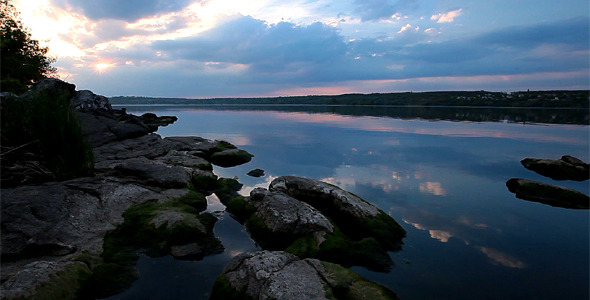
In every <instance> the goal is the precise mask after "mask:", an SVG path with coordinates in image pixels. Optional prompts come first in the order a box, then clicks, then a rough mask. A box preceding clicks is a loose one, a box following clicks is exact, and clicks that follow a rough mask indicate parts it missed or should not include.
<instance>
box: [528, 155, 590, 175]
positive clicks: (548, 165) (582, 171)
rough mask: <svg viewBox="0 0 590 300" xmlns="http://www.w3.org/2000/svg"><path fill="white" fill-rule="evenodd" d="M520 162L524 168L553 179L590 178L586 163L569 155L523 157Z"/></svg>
mask: <svg viewBox="0 0 590 300" xmlns="http://www.w3.org/2000/svg"><path fill="white" fill-rule="evenodd" d="M520 162H521V164H522V165H523V166H524V167H525V168H527V169H529V170H531V171H534V172H536V173H538V174H540V175H543V176H546V177H549V178H551V179H554V180H576V181H584V180H588V179H590V169H589V166H588V164H587V163H584V162H583V161H581V160H580V159H578V158H575V157H572V156H569V155H565V156H562V157H561V159H540V158H525V159H523V160H521V161H520Z"/></svg>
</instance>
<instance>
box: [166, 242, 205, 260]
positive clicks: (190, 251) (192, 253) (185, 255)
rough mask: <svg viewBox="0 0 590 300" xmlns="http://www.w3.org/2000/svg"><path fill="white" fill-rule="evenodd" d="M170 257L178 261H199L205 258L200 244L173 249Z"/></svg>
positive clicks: (174, 247)
mask: <svg viewBox="0 0 590 300" xmlns="http://www.w3.org/2000/svg"><path fill="white" fill-rule="evenodd" d="M170 255H172V256H173V257H174V258H176V259H189V260H190V259H197V258H200V257H202V256H203V250H201V248H200V247H199V244H197V243H191V244H186V245H182V246H173V247H171V248H170Z"/></svg>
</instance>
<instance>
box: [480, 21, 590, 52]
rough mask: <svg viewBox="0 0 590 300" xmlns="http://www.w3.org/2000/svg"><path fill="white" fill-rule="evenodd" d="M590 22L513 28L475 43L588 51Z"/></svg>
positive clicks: (486, 34)
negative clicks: (569, 48)
mask: <svg viewBox="0 0 590 300" xmlns="http://www.w3.org/2000/svg"><path fill="white" fill-rule="evenodd" d="M588 28H590V21H589V19H588V18H587V17H580V18H572V19H565V20H559V21H556V22H544V23H539V24H534V25H528V26H512V27H508V28H504V29H499V30H496V31H492V32H489V33H484V34H481V35H480V36H478V37H476V38H475V39H474V41H475V42H478V43H482V44H488V45H495V46H498V47H518V48H531V47H535V46H539V45H541V44H564V45H568V46H570V47H572V49H588V44H589V42H590V40H589V39H590V37H589V35H588V31H589V29H588Z"/></svg>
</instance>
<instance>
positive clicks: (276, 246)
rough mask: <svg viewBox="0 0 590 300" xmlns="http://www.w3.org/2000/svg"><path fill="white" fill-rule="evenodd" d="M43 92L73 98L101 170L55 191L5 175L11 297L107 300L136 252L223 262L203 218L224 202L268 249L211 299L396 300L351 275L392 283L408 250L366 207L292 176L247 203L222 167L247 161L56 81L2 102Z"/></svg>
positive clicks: (229, 275) (43, 179)
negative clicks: (386, 275) (396, 257)
mask: <svg viewBox="0 0 590 300" xmlns="http://www.w3.org/2000/svg"><path fill="white" fill-rule="evenodd" d="M40 92H43V93H47V94H52V95H55V94H59V95H65V97H67V99H70V103H71V106H72V108H73V109H74V112H75V115H76V117H77V119H78V120H79V121H80V125H81V127H82V131H83V135H84V137H85V139H86V140H87V141H88V142H89V143H90V145H91V146H92V149H93V153H94V170H93V174H89V175H88V176H84V177H78V178H73V179H68V180H62V181H55V180H52V179H51V176H47V174H46V172H40V173H35V174H31V173H28V172H22V171H23V168H24V167H23V166H24V164H22V163H15V164H13V165H10V166H8V167H7V168H4V166H3V174H2V176H3V179H4V178H9V179H10V182H11V184H10V187H5V186H3V188H2V191H1V192H2V202H1V209H2V219H1V223H2V235H1V243H2V244H1V254H2V265H1V267H2V277H1V283H2V286H1V287H2V293H1V298H2V299H16V298H19V299H22V298H25V299H28V298H31V299H56V298H58V299H94V298H102V297H107V296H111V295H114V294H116V293H119V292H121V291H122V290H124V289H126V288H127V287H128V286H129V285H130V284H131V283H132V282H133V281H134V280H135V279H136V278H137V271H136V270H135V263H136V261H137V257H138V256H137V255H138V253H146V254H147V255H151V256H161V255H172V256H173V257H175V258H177V259H189V260H198V259H202V258H203V257H204V256H206V255H210V254H214V253H219V252H222V251H223V249H224V248H223V245H222V244H221V242H220V241H219V240H218V239H217V238H216V237H215V235H214V233H213V227H214V225H215V222H216V221H217V218H216V217H215V216H214V215H212V214H210V213H208V212H205V210H206V208H207V200H206V198H205V197H206V195H210V194H211V193H212V192H215V193H216V194H217V195H218V196H219V198H220V199H221V200H222V202H223V203H224V204H225V205H226V206H227V210H228V211H229V212H230V213H231V214H232V216H234V217H235V218H236V219H238V220H240V221H242V222H244V223H245V225H246V227H247V229H248V231H249V233H250V234H251V236H252V237H253V238H254V239H255V240H256V241H257V243H259V244H260V245H261V246H262V247H263V248H264V249H265V250H264V251H261V252H256V253H244V254H242V255H239V256H238V257H236V258H234V260H232V262H230V264H229V265H228V266H227V267H226V269H225V271H224V273H223V274H220V277H219V278H218V279H217V281H216V284H215V287H214V289H213V291H212V298H217V299H225V298H224V297H225V296H227V295H232V297H237V298H238V299H240V298H261V297H262V298H264V297H266V296H268V297H271V298H281V299H301V298H300V297H301V295H304V294H305V295H307V294H309V295H312V294H313V295H314V296H313V297H312V298H322V299H324V298H325V299H395V298H396V296H395V293H393V292H392V291H390V290H388V289H387V288H385V287H382V286H380V285H377V284H375V283H372V282H369V281H367V280H364V279H362V278H361V277H360V276H359V275H357V274H355V273H354V272H352V271H350V270H348V269H345V268H344V267H342V266H340V264H342V265H344V266H349V265H363V266H366V267H368V268H371V269H375V270H378V271H387V270H389V269H390V268H391V266H392V265H393V262H392V261H391V258H390V257H389V255H388V254H387V251H394V250H399V249H400V248H401V244H402V242H401V241H402V238H403V237H404V236H405V231H404V230H403V229H402V228H401V227H400V226H399V224H397V222H395V220H393V219H392V218H391V217H389V216H388V215H387V214H386V213H384V212H383V211H381V210H379V209H378V208H376V207H375V206H373V205H371V204H370V203H368V202H366V201H365V200H363V199H360V198H359V197H357V196H355V195H352V194H350V193H348V192H346V191H343V190H341V189H339V188H338V187H335V186H331V185H328V184H326V183H322V182H319V181H315V180H313V179H307V178H299V177H293V176H284V177H280V178H277V179H276V180H275V181H273V183H272V184H271V186H270V187H269V189H268V190H265V189H256V190H254V191H252V194H251V195H250V196H249V197H242V196H239V194H238V193H237V191H238V190H239V189H240V187H241V184H240V183H239V182H237V181H236V180H235V179H228V178H218V177H217V176H216V175H215V174H214V173H213V172H212V170H213V167H212V165H217V166H220V167H231V166H236V165H239V164H243V163H247V162H248V161H250V160H251V158H252V155H251V154H250V153H248V152H247V151H245V150H242V149H238V148H236V147H235V146H234V145H232V144H230V143H228V142H225V141H215V140H207V139H203V138H199V137H166V138H162V137H161V136H159V135H158V134H155V133H154V132H155V131H156V130H157V128H158V127H159V126H166V125H168V124H170V123H172V122H174V121H175V120H176V118H175V117H171V116H170V117H169V116H163V117H162V116H161V117H158V116H156V115H153V114H145V115H143V116H134V115H131V114H128V113H126V111H125V110H124V109H121V110H117V109H113V108H112V107H111V105H110V104H109V101H108V99H107V98H105V97H103V96H99V95H95V94H94V93H92V92H90V91H76V90H75V86H74V85H72V84H69V83H66V82H63V81H59V80H55V79H48V80H44V81H42V82H40V83H38V84H37V85H35V86H34V87H33V88H32V89H31V91H29V92H27V93H25V94H23V95H21V96H15V95H6V94H3V95H2V99H3V101H4V99H5V98H6V97H13V99H17V100H18V101H30V100H27V99H30V97H31V95H33V94H34V93H40ZM6 170H8V171H6ZM260 171H262V170H260ZM260 171H258V173H260ZM10 172H13V173H10ZM15 182H17V183H16V184H15ZM246 262H250V263H246ZM254 262H255V263H254ZM240 268H246V269H245V270H242V269H240ZM268 268H271V269H272V270H270V269H268ZM262 273H264V274H266V275H264V276H262V277H261V275H260V274H262ZM245 282H247V283H245ZM320 291H321V292H320ZM316 292H317V293H316ZM302 293H303V294H302ZM310 293H311V294H310ZM265 295H266V296H265Z"/></svg>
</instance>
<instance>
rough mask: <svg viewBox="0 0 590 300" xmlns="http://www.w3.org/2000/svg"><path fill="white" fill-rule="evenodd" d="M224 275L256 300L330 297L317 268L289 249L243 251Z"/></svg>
mask: <svg viewBox="0 0 590 300" xmlns="http://www.w3.org/2000/svg"><path fill="white" fill-rule="evenodd" d="M223 274H224V275H225V276H226V277H227V279H228V280H229V282H230V285H231V286H232V287H233V288H234V289H236V290H246V294H247V295H249V296H251V297H253V298H254V299H327V298H326V292H325V290H324V287H323V285H322V280H321V278H320V276H319V275H318V273H317V271H316V270H315V269H314V268H313V267H312V266H310V265H309V264H308V263H306V262H305V261H302V260H300V259H299V258H297V256H295V255H293V254H290V253H287V252H282V251H276V252H271V251H260V252H249V253H243V254H240V255H238V256H237V257H235V258H234V259H232V262H230V263H229V264H228V265H227V266H226V267H225V269H224V270H223Z"/></svg>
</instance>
